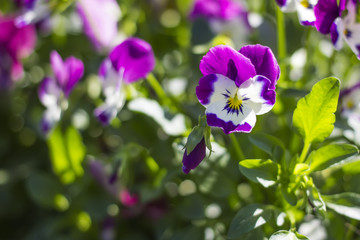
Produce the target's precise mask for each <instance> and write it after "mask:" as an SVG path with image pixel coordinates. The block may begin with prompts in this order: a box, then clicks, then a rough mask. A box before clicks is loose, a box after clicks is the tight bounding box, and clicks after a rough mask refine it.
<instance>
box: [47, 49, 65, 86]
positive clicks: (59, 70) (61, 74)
mask: <svg viewBox="0 0 360 240" xmlns="http://www.w3.org/2000/svg"><path fill="white" fill-rule="evenodd" d="M50 63H51V68H52V70H53V72H54V75H55V79H56V81H57V82H58V83H59V85H60V86H65V85H66V81H67V71H66V68H65V64H64V62H63V60H62V58H61V56H60V54H59V53H58V52H57V51H55V50H54V51H52V52H51V53H50Z"/></svg>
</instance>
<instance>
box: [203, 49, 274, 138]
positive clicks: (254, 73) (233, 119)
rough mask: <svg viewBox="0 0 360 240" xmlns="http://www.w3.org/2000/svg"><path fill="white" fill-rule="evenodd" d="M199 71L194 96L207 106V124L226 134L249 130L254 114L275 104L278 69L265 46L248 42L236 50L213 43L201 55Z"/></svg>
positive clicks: (267, 110) (251, 126) (263, 111)
mask: <svg viewBox="0 0 360 240" xmlns="http://www.w3.org/2000/svg"><path fill="white" fill-rule="evenodd" d="M200 71H201V72H202V74H203V75H204V77H202V78H201V79H200V80H199V85H198V86H197V87H196V95H197V97H198V99H199V102H200V103H201V104H202V105H203V106H205V107H206V117H207V123H208V125H209V126H213V127H219V128H221V129H222V130H223V131H224V132H225V133H226V134H229V133H232V132H250V131H251V130H252V128H253V127H254V125H255V122H256V115H260V114H264V113H267V112H269V111H270V110H271V109H272V107H273V106H274V104H275V96H276V93H275V86H276V83H277V80H278V79H279V76H280V68H279V65H278V63H277V61H276V59H275V57H274V55H273V53H272V51H271V49H270V48H268V47H264V46H262V45H259V44H257V45H248V46H244V47H242V48H241V49H240V50H239V51H235V50H234V49H232V48H231V47H229V46H225V45H218V46H215V47H213V48H211V49H210V50H209V52H208V53H207V54H206V55H205V56H204V57H203V58H202V60H201V62H200Z"/></svg>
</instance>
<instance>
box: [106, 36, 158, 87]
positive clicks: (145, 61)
mask: <svg viewBox="0 0 360 240" xmlns="http://www.w3.org/2000/svg"><path fill="white" fill-rule="evenodd" d="M109 58H110V60H111V62H112V65H113V66H114V68H115V69H116V70H117V71H120V70H121V69H124V73H123V78H124V82H125V83H132V82H135V81H137V80H139V79H141V78H145V77H146V75H147V74H148V73H149V72H151V71H152V70H153V69H154V67H155V57H154V53H153V50H152V48H151V45H150V44H149V43H148V42H146V41H144V40H142V39H139V38H129V39H127V40H125V41H124V42H122V43H121V44H120V45H118V46H116V47H115V48H114V49H113V50H112V51H111V53H110V55H109Z"/></svg>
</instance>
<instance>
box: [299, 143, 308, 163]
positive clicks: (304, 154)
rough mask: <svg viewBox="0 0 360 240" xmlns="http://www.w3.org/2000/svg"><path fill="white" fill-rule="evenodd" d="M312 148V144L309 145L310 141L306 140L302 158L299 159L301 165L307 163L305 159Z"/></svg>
mask: <svg viewBox="0 0 360 240" xmlns="http://www.w3.org/2000/svg"><path fill="white" fill-rule="evenodd" d="M310 146H311V143H309V142H308V141H306V140H305V143H304V147H303V150H302V152H301V155H300V158H299V163H303V162H304V161H305V158H306V155H307V154H308V152H309V149H310Z"/></svg>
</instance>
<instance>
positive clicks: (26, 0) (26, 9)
mask: <svg viewBox="0 0 360 240" xmlns="http://www.w3.org/2000/svg"><path fill="white" fill-rule="evenodd" d="M18 4H19V5H21V6H22V7H23V13H22V14H21V15H20V16H18V17H17V18H16V20H15V23H16V26H18V27H22V26H26V25H29V24H35V23H38V22H40V21H43V20H45V19H46V18H47V17H48V16H49V15H50V7H49V3H48V0H20V1H18Z"/></svg>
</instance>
